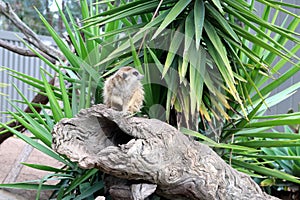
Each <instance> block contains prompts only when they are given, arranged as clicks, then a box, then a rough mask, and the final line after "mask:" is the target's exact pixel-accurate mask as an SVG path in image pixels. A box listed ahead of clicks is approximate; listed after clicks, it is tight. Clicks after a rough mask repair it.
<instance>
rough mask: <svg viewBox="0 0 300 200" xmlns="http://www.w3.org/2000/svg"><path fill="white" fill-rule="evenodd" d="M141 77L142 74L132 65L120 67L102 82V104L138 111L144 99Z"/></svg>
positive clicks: (131, 111)
mask: <svg viewBox="0 0 300 200" xmlns="http://www.w3.org/2000/svg"><path fill="white" fill-rule="evenodd" d="M142 78H144V76H143V75H142V74H140V73H139V72H138V71H137V70H136V69H134V68H132V67H129V66H126V67H122V68H120V69H119V70H118V71H117V72H116V73H114V74H113V75H112V76H110V77H109V78H107V80H106V81H105V83H104V89H103V100H104V104H105V105H106V106H107V107H109V108H113V109H116V110H119V111H123V112H129V113H131V114H132V113H136V112H139V111H140V109H141V108H142V105H143V101H144V89H143V86H142V84H141V79H142Z"/></svg>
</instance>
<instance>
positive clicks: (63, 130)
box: [52, 104, 277, 200]
mask: <svg viewBox="0 0 300 200" xmlns="http://www.w3.org/2000/svg"><path fill="white" fill-rule="evenodd" d="M52 147H53V149H54V150H55V151H57V152H58V153H60V154H64V155H66V156H68V157H69V158H70V159H71V160H72V161H76V162H78V164H79V165H80V166H81V167H82V168H99V169H100V170H102V171H104V172H105V173H107V174H110V175H113V176H115V177H118V178H122V179H126V180H139V181H140V182H141V183H142V182H144V183H147V184H148V186H149V185H150V188H151V189H152V190H155V189H156V190H155V193H156V194H158V195H160V196H163V197H165V198H168V199H189V200H190V199H209V200H212V199H239V200H241V199H247V200H249V199H253V200H254V199H255V200H257V199H261V200H262V199H266V200H270V199H277V198H275V197H272V196H269V195H267V194H266V193H264V192H262V191H261V189H260V188H259V186H258V185H257V184H256V183H255V182H254V181H253V180H252V179H251V178H250V177H249V176H248V175H245V174H243V173H240V172H238V171H236V170H235V169H233V168H232V167H231V166H229V165H228V164H226V163H225V162H224V161H223V160H222V159H221V158H220V157H219V156H218V155H217V154H216V153H215V152H214V151H213V150H211V149H210V148H209V147H208V146H206V145H204V144H201V143H199V142H195V141H192V140H190V139H189V138H188V137H186V136H185V135H183V134H182V133H180V132H179V131H178V130H177V129H175V128H174V127H172V126H170V125H168V124H166V123H164V122H162V121H159V120H156V119H146V118H138V117H128V116H125V115H124V114H123V113H122V112H118V111H115V110H112V109H108V108H107V107H106V106H104V105H101V104H99V105H96V106H93V107H91V108H89V109H84V110H81V111H80V113H79V114H78V115H77V116H76V117H75V118H72V119H63V120H62V121H61V122H59V123H58V124H57V125H56V126H55V127H54V130H53V146H52ZM151 184H152V186H151ZM134 187H135V188H139V187H141V188H142V187H143V186H141V185H139V186H134ZM134 187H131V190H132V189H133V188H134ZM123 189H124V188H123ZM140 190H141V191H142V190H143V189H140ZM132 199H139V198H132Z"/></svg>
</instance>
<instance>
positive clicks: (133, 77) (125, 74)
mask: <svg viewBox="0 0 300 200" xmlns="http://www.w3.org/2000/svg"><path fill="white" fill-rule="evenodd" d="M119 73H120V75H121V76H122V78H123V79H124V80H125V81H126V82H128V83H134V82H136V81H140V80H141V79H143V78H144V75H142V74H140V73H139V72H138V71H137V70H136V69H134V68H132V67H122V68H121V69H119Z"/></svg>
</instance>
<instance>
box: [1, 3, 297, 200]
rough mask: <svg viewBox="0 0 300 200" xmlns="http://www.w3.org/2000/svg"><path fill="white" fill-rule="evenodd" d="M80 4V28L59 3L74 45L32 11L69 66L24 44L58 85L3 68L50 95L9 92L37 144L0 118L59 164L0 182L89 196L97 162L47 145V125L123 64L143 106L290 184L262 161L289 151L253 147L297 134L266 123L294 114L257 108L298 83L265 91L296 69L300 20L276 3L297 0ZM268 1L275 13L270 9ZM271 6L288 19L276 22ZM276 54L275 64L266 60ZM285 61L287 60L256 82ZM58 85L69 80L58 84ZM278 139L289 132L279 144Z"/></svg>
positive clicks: (89, 100) (97, 185) (259, 172)
mask: <svg viewBox="0 0 300 200" xmlns="http://www.w3.org/2000/svg"><path fill="white" fill-rule="evenodd" d="M80 2H81V7H82V18H83V21H82V25H81V26H80V27H79V26H78V25H77V24H76V22H75V20H74V18H73V17H72V14H71V13H70V12H68V13H67V15H68V17H69V19H70V22H71V23H70V24H69V23H68V21H67V17H66V16H65V14H64V13H63V12H62V11H61V10H59V12H60V15H61V16H62V19H63V21H64V24H65V26H66V30H67V32H68V34H69V37H70V41H71V43H72V46H73V47H74V49H75V53H74V52H73V51H71V49H70V47H68V46H67V45H66V44H65V42H64V41H63V40H62V39H61V38H60V37H59V35H58V34H57V33H56V32H55V31H54V29H53V28H52V27H51V26H50V25H49V24H48V22H47V21H46V19H45V18H44V17H43V16H42V14H40V17H41V19H42V21H43V22H44V24H45V27H46V28H47V29H48V31H49V33H50V34H51V36H52V37H53V39H54V40H55V42H56V44H57V46H58V47H59V49H60V50H61V52H62V53H63V54H64V55H65V57H66V59H67V61H68V62H69V65H66V64H65V63H64V62H61V63H60V66H56V65H53V64H52V63H51V62H49V61H48V60H47V59H45V58H44V57H43V56H42V55H40V54H39V53H38V52H37V51H35V50H34V49H32V48H31V47H30V46H29V45H28V47H29V48H31V49H32V51H34V52H36V53H37V55H39V57H40V58H41V59H43V60H44V61H45V62H46V63H47V64H48V65H49V66H51V68H52V69H53V70H55V71H56V72H57V74H58V80H59V85H60V87H55V86H51V85H49V84H48V83H47V78H46V75H47V74H48V73H47V72H45V71H44V70H43V69H41V72H42V74H43V76H42V77H43V78H42V80H37V79H34V78H32V77H29V76H26V75H25V74H22V73H20V72H17V71H13V70H11V69H9V68H7V70H8V71H10V73H11V74H12V75H13V76H14V77H16V78H18V79H20V80H22V81H24V82H25V83H27V84H29V85H31V86H33V87H34V88H36V89H38V90H40V91H41V93H42V94H46V95H47V96H48V97H49V100H50V105H49V106H41V105H33V104H31V103H30V102H29V101H28V100H27V99H26V98H25V97H24V95H22V92H21V91H19V90H18V92H19V94H20V95H21V96H22V97H23V100H24V101H23V102H24V103H25V104H27V105H28V106H30V107H31V109H32V110H33V113H32V114H28V113H24V112H23V111H22V110H20V109H18V108H17V107H16V110H17V111H16V112H11V111H8V112H9V113H10V114H11V115H12V116H13V117H14V119H15V120H17V121H19V122H20V123H21V124H22V125H24V127H26V128H27V129H28V130H29V131H31V132H32V133H33V135H34V138H37V139H38V140H39V141H40V142H37V141H35V140H33V139H32V138H30V137H28V136H24V135H22V134H21V133H20V132H18V131H16V130H14V129H12V128H10V127H8V126H7V125H6V124H1V126H2V127H5V128H6V129H8V130H9V131H11V132H14V133H15V134H16V135H17V136H18V137H20V138H21V139H23V140H24V141H26V142H27V143H29V144H31V145H33V146H34V147H35V148H37V149H39V150H40V151H42V152H44V153H45V154H47V155H50V156H51V157H53V158H55V159H57V160H59V161H60V162H62V163H64V164H65V165H66V167H65V168H63V169H57V168H53V167H50V166H41V165H37V164H25V165H27V166H29V167H33V168H37V169H41V170H46V171H50V172H51V173H52V174H50V175H49V176H47V177H45V178H44V179H42V180H41V181H40V182H39V183H38V184H36V183H20V184H5V185H4V184H2V185H0V186H1V187H19V188H26V189H37V190H38V191H40V190H42V189H52V190H54V191H55V192H54V194H53V195H54V196H55V197H56V198H58V199H63V198H64V199H69V198H75V197H76V198H77V199H81V198H86V197H89V198H92V197H93V196H94V193H97V191H99V190H101V189H102V188H103V183H102V182H101V178H100V176H99V174H98V171H97V170H95V169H93V170H82V169H79V168H77V166H76V164H75V163H72V162H70V161H69V160H68V159H66V158H65V157H63V156H61V155H58V154H57V153H55V152H53V150H51V149H50V147H51V130H52V127H53V126H54V124H55V123H56V122H58V121H59V120H60V119H62V118H64V117H67V118H70V117H73V116H74V115H75V114H76V113H77V112H78V111H79V110H80V109H82V108H88V107H90V105H91V104H93V103H99V102H101V95H100V94H101V88H102V85H103V79H104V78H105V77H106V76H108V75H109V74H111V73H112V72H114V71H115V70H117V69H118V68H119V67H121V66H124V65H132V66H134V67H136V68H137V69H138V70H139V71H140V72H142V73H143V74H145V80H144V88H145V93H146V96H145V107H144V109H143V114H147V115H149V116H150V117H155V118H160V119H161V120H165V121H167V122H170V123H172V124H173V125H175V126H177V127H178V128H181V130H182V132H183V133H186V134H189V135H193V136H195V137H196V139H198V140H199V141H201V142H204V143H206V144H208V145H209V146H211V147H214V148H215V150H216V151H217V152H218V153H219V154H220V155H221V156H222V157H223V158H224V159H225V160H227V161H228V162H230V163H231V164H232V165H233V167H235V168H237V169H239V170H241V171H244V172H246V173H249V174H250V175H252V176H254V177H262V176H265V177H266V176H273V177H277V178H279V179H285V180H289V181H292V182H295V183H299V180H298V179H297V177H295V176H293V175H289V174H287V173H283V172H280V171H279V170H273V169H272V167H271V168H270V167H269V166H266V165H265V162H266V161H267V162H272V161H273V160H276V159H290V158H289V157H288V156H285V157H283V156H277V155H274V156H271V157H264V159H265V160H264V162H262V161H261V158H262V155H261V151H260V148H261V147H265V148H270V147H272V146H281V147H285V146H299V137H298V135H293V136H291V134H288V133H272V132H270V131H269V130H270V129H271V128H272V127H274V126H279V125H287V124H289V125H290V124H297V123H298V122H299V113H294V114H291V115H276V116H264V115H263V114H264V112H265V111H266V109H267V105H268V106H272V105H275V104H276V103H278V102H280V101H281V100H283V99H284V98H286V97H288V96H290V95H291V94H292V93H293V92H294V91H295V90H297V89H298V88H299V87H300V84H295V85H293V86H291V87H290V88H287V89H286V90H284V91H282V92H281V93H279V94H277V95H272V96H271V95H270V93H271V91H272V90H273V89H275V88H276V87H278V86H279V85H281V84H282V83H283V82H284V81H286V80H287V79H288V78H290V77H291V76H292V75H293V74H294V73H295V72H297V71H298V70H299V58H298V57H297V56H296V54H295V53H296V52H297V51H298V50H299V48H300V45H299V40H298V39H297V37H296V36H297V33H295V32H294V30H295V29H296V27H297V26H298V24H299V20H300V19H299V16H297V15H295V14H293V13H291V12H289V11H287V10H286V9H284V8H283V7H282V6H285V7H292V8H295V9H299V8H300V7H299V6H296V5H292V4H288V3H282V2H276V1H264V0H259V2H260V3H261V4H263V5H265V12H264V14H263V16H261V17H258V16H257V15H256V13H255V9H254V3H255V2H256V1H255V0H252V1H250V3H247V2H245V1H243V0H239V1H234V2H232V1H230V0H214V1H204V0H189V1H185V0H167V1H145V0H136V1H130V2H128V3H126V2H125V1H121V2H119V1H109V2H105V3H103V2H96V3H95V4H93V5H90V7H89V5H88V4H87V1H83V0H82V1H80ZM272 9H273V10H275V11H276V12H275V14H274V15H272V17H271V14H270V13H271V10H272ZM100 10H102V11H103V12H100ZM280 12H284V13H286V14H287V15H288V16H291V17H292V18H293V19H292V20H291V21H289V22H287V21H285V22H283V24H282V25H280V26H278V25H276V24H275V21H276V18H277V16H278V14H279V13H280ZM288 41H292V42H294V44H295V45H294V47H293V48H292V49H290V50H289V49H286V47H285V44H286V43H287V42H288ZM276 59H279V62H277V63H275V60H276ZM286 63H291V64H292V67H291V68H290V69H289V70H288V71H287V72H285V73H284V74H283V75H281V76H280V77H279V78H277V79H275V80H272V81H271V83H270V84H268V85H264V83H266V81H268V80H270V79H271V78H272V77H273V76H274V75H276V74H277V73H278V71H279V70H280V69H281V68H282V67H283V66H284V65H285V64H286ZM66 83H68V84H70V85H71V87H69V88H68V87H66ZM78 94H79V95H78ZM91 94H92V95H91ZM11 103H12V105H14V102H11ZM157 104H159V105H160V106H157ZM34 106H40V107H41V108H42V114H38V113H37V112H34ZM156 108H159V109H156ZM270 118H272V119H275V120H273V121H271V120H269V119H270ZM210 132H211V133H212V135H213V137H211V134H210ZM200 133H203V134H200ZM266 138H271V139H269V140H266ZM277 138H286V139H291V138H293V140H287V141H286V142H282V141H279V140H277ZM299 158H300V157H298V156H296V157H293V159H299ZM53 178H55V179H57V180H59V183H58V184H57V185H55V186H53V185H47V184H44V182H45V181H46V180H48V179H53ZM38 196H39V193H38V195H37V198H38Z"/></svg>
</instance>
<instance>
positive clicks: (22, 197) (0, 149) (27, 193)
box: [0, 137, 63, 200]
mask: <svg viewBox="0 0 300 200" xmlns="http://www.w3.org/2000/svg"><path fill="white" fill-rule="evenodd" d="M27 154H28V159H27V156H26V155H27ZM0 157H1V159H0V183H9V182H10V183H11V182H24V181H30V180H38V179H40V178H42V177H44V176H45V175H47V174H49V173H50V172H44V171H40V170H36V169H32V168H30V167H26V166H23V165H21V164H20V161H21V162H25V163H34V164H41V165H48V166H52V167H62V166H63V164H61V163H59V162H57V161H56V160H54V159H52V158H50V157H49V156H47V155H45V154H43V153H41V152H39V151H37V150H35V149H33V148H32V147H31V146H29V145H28V144H26V143H25V142H24V141H22V140H21V139H18V138H16V137H11V138H9V139H7V140H6V141H5V142H4V143H2V144H1V145H0ZM49 194H51V192H50V191H47V192H44V193H43V194H42V196H41V198H40V199H48V198H49ZM35 197H36V193H35V192H34V191H32V190H15V189H14V190H12V189H9V190H8V189H5V190H4V189H0V200H30V199H35Z"/></svg>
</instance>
